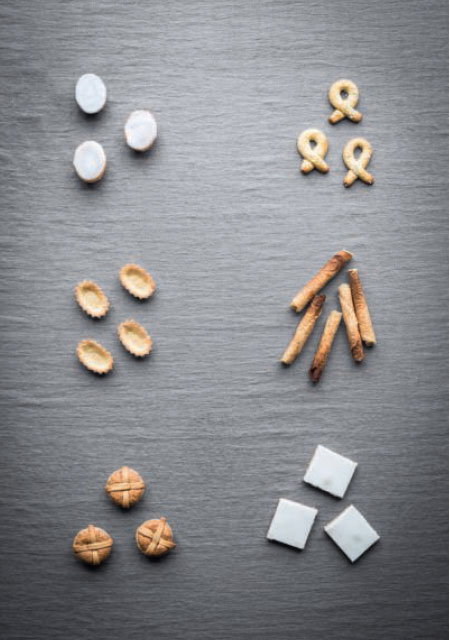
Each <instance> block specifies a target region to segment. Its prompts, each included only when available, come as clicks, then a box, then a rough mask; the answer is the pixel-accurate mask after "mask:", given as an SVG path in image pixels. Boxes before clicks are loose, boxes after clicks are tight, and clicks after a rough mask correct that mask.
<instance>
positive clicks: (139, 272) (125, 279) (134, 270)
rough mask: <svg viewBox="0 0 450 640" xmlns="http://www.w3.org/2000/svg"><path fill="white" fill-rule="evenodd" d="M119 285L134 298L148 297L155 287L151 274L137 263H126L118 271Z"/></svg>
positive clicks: (143, 298) (142, 298)
mask: <svg viewBox="0 0 450 640" xmlns="http://www.w3.org/2000/svg"><path fill="white" fill-rule="evenodd" d="M119 280H120V283H121V285H122V286H123V287H124V288H125V289H126V290H127V291H128V293H131V295H132V296H134V297H135V298H139V299H140V300H145V299H146V298H150V296H151V295H152V294H153V293H154V291H155V289H156V284H155V282H154V280H153V278H152V277H151V275H150V274H149V273H148V272H147V271H146V270H145V269H144V268H143V267H139V266H138V265H137V264H126V265H125V266H124V267H122V269H121V270H120V271H119Z"/></svg>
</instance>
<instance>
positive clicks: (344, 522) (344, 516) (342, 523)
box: [325, 505, 380, 562]
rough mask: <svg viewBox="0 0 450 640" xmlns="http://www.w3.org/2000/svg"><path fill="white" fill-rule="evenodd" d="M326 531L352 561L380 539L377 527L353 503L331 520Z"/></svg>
mask: <svg viewBox="0 0 450 640" xmlns="http://www.w3.org/2000/svg"><path fill="white" fill-rule="evenodd" d="M325 531H326V532H327V534H328V535H329V536H330V538H331V539H332V540H333V542H335V543H336V544H337V546H338V547H339V548H340V549H341V550H342V551H343V552H344V553H345V555H346V556H347V558H348V559H349V560H350V561H351V562H355V560H357V559H358V558H359V557H360V556H362V554H363V553H365V552H366V551H367V549H369V548H370V547H371V546H372V545H373V544H375V542H378V540H379V539H380V536H379V535H378V533H377V532H376V531H375V529H373V528H372V527H371V526H370V524H369V523H368V522H367V520H366V519H365V517H364V516H363V515H362V514H361V513H360V512H359V511H358V509H355V507H354V506H353V505H350V506H349V507H347V509H345V510H344V511H343V512H342V513H340V514H339V515H338V516H337V517H336V518H335V519H334V520H332V521H331V522H329V523H328V524H327V525H326V526H325Z"/></svg>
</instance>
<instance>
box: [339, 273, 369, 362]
mask: <svg viewBox="0 0 450 640" xmlns="http://www.w3.org/2000/svg"><path fill="white" fill-rule="evenodd" d="M338 296H339V301H340V303H341V308H342V315H343V316H344V323H345V329H346V331H347V340H348V344H349V347H350V351H351V352H352V357H353V360H355V362H361V360H363V358H364V351H363V346H362V342H361V336H360V334H359V327H358V320H357V318H356V313H355V308H354V306H353V300H352V292H351V289H350V285H348V284H341V285H340V286H339V287H338Z"/></svg>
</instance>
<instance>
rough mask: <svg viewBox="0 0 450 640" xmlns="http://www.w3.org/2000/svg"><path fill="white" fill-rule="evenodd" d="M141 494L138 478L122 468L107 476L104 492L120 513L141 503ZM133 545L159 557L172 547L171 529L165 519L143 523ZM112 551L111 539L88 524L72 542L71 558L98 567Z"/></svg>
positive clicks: (132, 470) (146, 553)
mask: <svg viewBox="0 0 450 640" xmlns="http://www.w3.org/2000/svg"><path fill="white" fill-rule="evenodd" d="M144 491H145V482H144V480H143V479H142V477H141V475H140V474H139V473H138V472H137V471H135V470H134V469H131V467H128V466H123V467H121V468H120V469H117V470H116V471H114V472H113V473H111V475H110V476H109V478H108V480H107V481H106V485H105V492H106V494H107V496H108V497H109V498H110V499H111V501H112V502H113V503H114V504H115V505H117V506H118V507H121V508H122V509H130V508H131V507H133V506H134V505H135V504H137V503H138V502H139V500H141V498H142V497H143V495H144ZM135 540H136V545H137V548H138V549H139V551H141V553H143V554H144V555H145V556H150V557H156V556H162V555H165V554H166V553H168V552H169V551H171V550H172V549H174V548H175V547H176V544H175V542H174V541H173V532H172V528H171V527H170V526H169V524H168V523H167V520H166V518H165V517H161V518H153V519H150V520H145V521H144V522H143V523H142V524H140V525H139V526H138V527H137V529H136V532H135ZM112 547H113V539H112V537H111V536H110V535H109V534H108V533H107V532H106V531H104V530H103V529H101V528H100V527H96V526H95V525H93V524H89V525H88V526H87V527H86V528H85V529H81V531H79V532H78V533H77V534H76V535H75V538H74V540H73V542H72V551H73V553H74V554H75V556H76V557H77V558H78V559H79V560H81V561H82V562H84V563H85V564H90V565H93V566H98V565H100V564H101V563H102V562H104V561H105V560H106V559H107V558H108V557H109V555H110V553H111V550H112Z"/></svg>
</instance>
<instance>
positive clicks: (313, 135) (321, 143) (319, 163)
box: [297, 129, 328, 173]
mask: <svg viewBox="0 0 450 640" xmlns="http://www.w3.org/2000/svg"><path fill="white" fill-rule="evenodd" d="M311 142H314V143H315V146H312V145H311ZM297 150H298V152H299V154H300V155H301V156H303V158H304V160H303V162H302V164H301V166H300V171H301V172H302V173H310V171H313V169H317V171H320V173H328V165H327V163H326V162H325V160H324V158H325V156H326V154H327V151H328V140H327V137H326V135H325V134H324V133H322V131H319V129H306V131H303V133H301V134H300V135H299V137H298V139H297Z"/></svg>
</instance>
